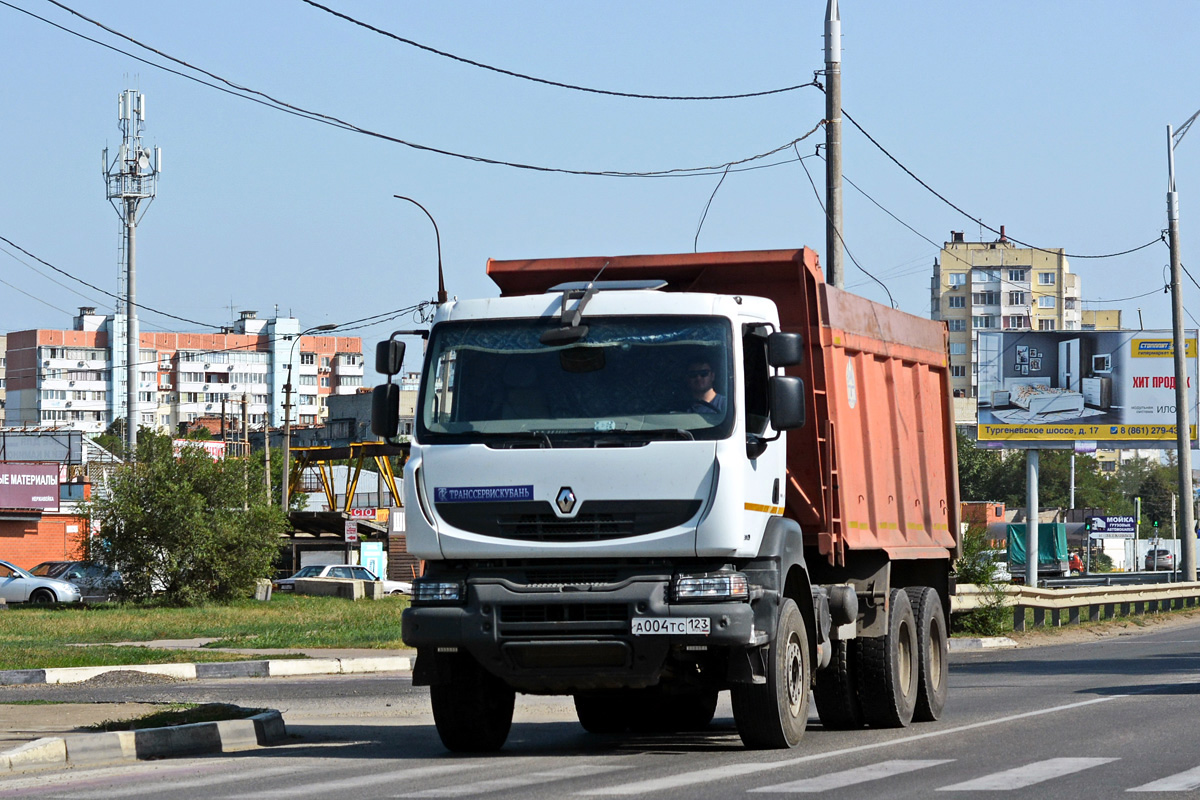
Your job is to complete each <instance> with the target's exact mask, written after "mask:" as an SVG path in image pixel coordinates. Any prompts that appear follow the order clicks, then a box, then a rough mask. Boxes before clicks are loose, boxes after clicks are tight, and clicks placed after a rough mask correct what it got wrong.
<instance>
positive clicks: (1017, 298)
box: [1008, 292, 1026, 306]
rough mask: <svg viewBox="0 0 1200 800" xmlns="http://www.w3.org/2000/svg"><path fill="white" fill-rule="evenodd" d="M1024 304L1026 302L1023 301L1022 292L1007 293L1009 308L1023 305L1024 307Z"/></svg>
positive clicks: (1023, 295) (1023, 294)
mask: <svg viewBox="0 0 1200 800" xmlns="http://www.w3.org/2000/svg"><path fill="white" fill-rule="evenodd" d="M1025 303H1026V300H1025V293H1024V292H1009V293H1008V304H1009V305H1010V306H1023V305H1025Z"/></svg>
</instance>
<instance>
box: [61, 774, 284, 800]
mask: <svg viewBox="0 0 1200 800" xmlns="http://www.w3.org/2000/svg"><path fill="white" fill-rule="evenodd" d="M295 772H296V768H295V767H268V768H265V769H250V770H246V769H239V770H237V771H235V772H234V773H233V774H228V773H227V774H224V775H212V774H206V775H201V776H199V777H195V778H187V779H183V780H179V779H177V778H174V777H169V778H167V779H166V785H167V786H169V787H170V788H171V789H196V788H200V787H203V786H214V785H217V784H221V783H233V782H234V781H246V780H255V779H258V778H272V777H274V776H276V775H285V774H287V773H295ZM134 777H135V778H136V779H145V778H146V777H147V776H146V775H141V774H139V775H136V776H134ZM150 777H151V778H152V779H153V782H152V783H151V784H149V785H146V786H138V785H136V784H134V783H132V782H131V783H123V784H120V785H118V784H116V783H113V784H112V785H111V786H108V787H107V788H108V789H109V790H111V791H113V792H114V793H117V794H119V795H120V796H121V797H137V796H139V795H143V794H156V795H158V794H162V793H163V778H162V777H161V776H157V775H152V776H150ZM64 788H69V787H64ZM54 796H55V797H59V798H63V800H95V797H96V789H95V788H91V789H89V790H87V791H85V792H64V793H62V794H55V795H54Z"/></svg>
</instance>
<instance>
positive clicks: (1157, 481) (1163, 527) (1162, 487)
mask: <svg viewBox="0 0 1200 800" xmlns="http://www.w3.org/2000/svg"><path fill="white" fill-rule="evenodd" d="M1168 470H1169V468H1166V469H1158V470H1155V471H1153V472H1151V473H1150V474H1149V475H1147V476H1146V478H1145V479H1144V480H1143V481H1142V484H1141V486H1139V487H1138V495H1139V496H1140V497H1141V498H1142V528H1141V532H1142V534H1143V535H1144V536H1163V535H1166V534H1167V532H1168V531H1169V530H1170V526H1171V498H1172V497H1173V496H1174V494H1175V493H1174V492H1173V491H1172V490H1171V484H1170V482H1169V481H1168V480H1167V476H1166V475H1164V474H1163V473H1164V472H1166V471H1168ZM1156 521H1157V522H1158V525H1157V529H1156V526H1155V525H1154V522H1156Z"/></svg>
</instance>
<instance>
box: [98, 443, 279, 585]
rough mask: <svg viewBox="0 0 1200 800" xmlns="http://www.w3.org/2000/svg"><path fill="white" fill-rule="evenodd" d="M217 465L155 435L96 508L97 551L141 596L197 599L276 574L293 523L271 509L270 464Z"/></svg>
mask: <svg viewBox="0 0 1200 800" xmlns="http://www.w3.org/2000/svg"><path fill="white" fill-rule="evenodd" d="M248 466H249V469H250V472H251V478H250V480H249V486H250V491H249V493H247V491H246V485H247V482H246V479H245V474H244V472H243V470H244V468H245V467H246V465H244V464H243V462H242V461H241V460H240V459H227V460H222V461H213V460H212V458H211V457H210V456H209V455H208V454H207V453H205V452H204V451H203V450H202V449H200V448H198V447H185V448H183V450H182V451H181V452H180V455H179V456H178V457H176V456H175V455H174V453H173V450H172V443H171V439H170V438H169V437H167V436H163V435H161V434H156V433H153V432H150V431H146V432H144V434H143V435H142V436H141V437H139V440H138V457H137V462H136V463H135V464H131V465H127V466H125V467H122V468H121V469H119V470H118V471H117V473H116V475H115V477H114V479H113V481H112V483H111V485H110V487H109V492H108V494H107V495H106V496H103V497H100V498H98V499H96V500H95V501H94V502H93V503H92V504H91V508H90V513H91V517H92V520H93V524H94V525H96V524H98V527H99V533H98V535H97V536H95V537H93V540H92V541H91V542H90V543H89V544H90V550H91V553H90V555H91V557H93V558H95V559H97V560H100V561H103V562H104V563H105V564H107V565H108V566H110V567H114V568H117V569H120V570H121V575H122V578H123V579H124V585H125V592H126V593H127V594H128V595H129V596H130V597H132V598H134V599H141V598H146V597H149V596H150V595H152V594H153V593H154V592H156V591H159V590H161V591H162V592H163V593H164V594H165V595H166V597H167V599H169V600H170V601H172V602H176V603H180V604H193V603H198V602H202V601H205V600H210V599H211V600H227V599H230V598H233V597H238V596H244V595H248V594H250V593H251V592H252V591H253V589H254V584H255V581H256V580H257V579H259V578H265V577H268V576H269V575H270V571H271V565H272V563H273V562H274V560H275V558H276V556H277V555H278V552H279V547H280V545H279V536H280V534H281V533H282V532H283V531H284V529H285V525H286V521H285V518H284V515H283V513H282V512H281V511H280V510H279V508H278V507H277V506H276V507H271V506H268V505H267V503H266V496H265V493H264V492H263V490H262V483H263V482H262V469H263V467H262V462H261V460H260V459H252V460H251V462H250V464H249V465H248Z"/></svg>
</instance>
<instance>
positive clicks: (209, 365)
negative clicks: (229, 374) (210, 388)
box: [204, 364, 212, 369]
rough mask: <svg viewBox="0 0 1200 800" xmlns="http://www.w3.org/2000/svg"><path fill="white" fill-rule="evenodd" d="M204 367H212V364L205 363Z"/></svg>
mask: <svg viewBox="0 0 1200 800" xmlns="http://www.w3.org/2000/svg"><path fill="white" fill-rule="evenodd" d="M204 368H205V369H212V364H205V365H204Z"/></svg>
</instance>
